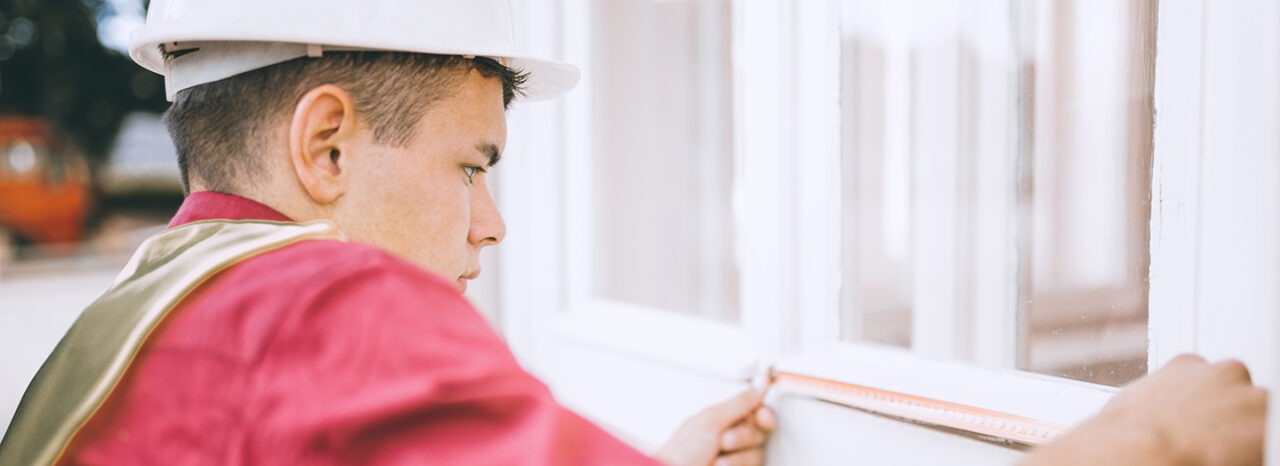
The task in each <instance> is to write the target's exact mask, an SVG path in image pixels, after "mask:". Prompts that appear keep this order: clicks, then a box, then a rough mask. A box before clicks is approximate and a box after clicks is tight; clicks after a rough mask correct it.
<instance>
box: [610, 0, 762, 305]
mask: <svg viewBox="0 0 1280 466" xmlns="http://www.w3.org/2000/svg"><path fill="white" fill-rule="evenodd" d="M592 7H593V9H594V13H593V14H594V15H595V21H593V24H594V25H595V30H594V31H593V36H594V44H595V47H594V51H593V63H594V67H593V69H592V70H591V78H592V80H593V92H594V93H595V94H594V99H593V105H594V108H593V112H594V116H595V131H596V134H595V135H594V154H593V158H592V164H593V168H592V170H593V172H594V173H593V175H594V176H593V183H594V186H593V202H594V210H593V212H592V214H593V215H592V219H593V241H594V249H593V251H592V253H593V254H594V257H593V266H594V271H595V273H594V277H593V278H594V283H593V285H592V291H593V293H594V294H595V295H596V296H599V297H602V298H606V299H612V300H619V301H625V302H628V303H633V304H638V305H643V306H648V307H654V308H659V309H663V310H670V311H675V312H681V313H685V314H692V315H699V316H705V317H712V318H721V319H733V318H736V316H737V312H738V311H737V308H738V306H737V295H738V289H737V286H738V285H737V269H736V267H735V264H734V262H733V255H732V251H733V235H732V215H731V209H730V192H731V188H732V183H733V179H732V176H731V174H732V167H733V160H732V154H733V151H732V147H731V131H732V128H733V124H732V119H731V117H732V110H731V107H730V105H731V98H730V97H731V95H732V94H731V88H730V86H729V84H730V76H731V73H730V68H729V3H728V1H727V0H699V1H679V2H655V1H651V0H611V1H608V2H594V3H592Z"/></svg>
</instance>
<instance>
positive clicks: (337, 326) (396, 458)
mask: <svg viewBox="0 0 1280 466" xmlns="http://www.w3.org/2000/svg"><path fill="white" fill-rule="evenodd" d="M205 219H262V220H281V221H286V220H288V219H287V218H286V217H284V216H283V215H281V214H280V213H278V212H276V211H274V210H272V209H270V208H268V207H266V206H263V205H261V204H258V203H256V202H253V201H250V200H248V199H244V198H240V197H236V196H231V195H226V194H217V193H196V194H192V195H191V196H190V197H188V198H187V200H186V202H185V203H183V206H182V209H181V210H180V211H179V212H178V215H177V216H176V217H175V218H174V219H173V222H172V223H171V224H170V226H176V225H181V224H184V223H188V222H193V221H197V220H205ZM62 458H63V463H64V464H85V465H124V464H130V465H133V464H154V465H227V464H244V465H285V464H322V465H330V464H332V465H337V464H376V465H391V464H460V465H486V464H536V465H572V464H607V465H628V464H645V465H650V464H654V463H655V462H654V460H652V459H650V458H648V457H646V456H644V455H642V454H641V453H639V452H637V451H636V450H634V449H632V448H630V447H628V446H627V445H625V444H623V443H622V442H620V441H618V440H616V439H614V438H613V437H611V436H609V435H608V434H606V433H605V432H603V431H602V430H600V429H599V428H598V427H596V426H594V425H592V424H591V423H589V422H587V421H585V420H583V419H582V418H581V417H579V416H577V415H575V414H574V413H572V412H570V411H568V410H566V409H565V408H563V407H561V406H560V405H559V404H557V403H556V402H555V400H554V399H553V398H552V396H551V394H550V392H549V391H548V390H547V388H546V386H545V385H543V384H542V383H541V382H539V381H538V380H537V379H535V378H534V377H532V376H531V375H529V374H528V373H526V372H525V371H523V370H522V369H521V368H520V367H519V365H517V363H516V361H515V358H514V357H513V356H512V355H511V353H510V351H509V350H508V349H507V347H506V345H505V344H504V343H503V342H502V340H501V339H500V338H499V337H498V335H497V334H495V333H494V332H493V330H492V329H491V328H490V327H489V325H488V324H487V323H486V322H485V321H484V319H483V318H482V317H481V316H480V315H479V314H478V313H477V312H476V311H475V310H474V309H473V308H472V307H471V305H470V304H469V303H468V302H467V300H466V299H465V298H463V297H462V295H460V294H459V293H458V292H457V290H456V289H455V288H454V287H453V286H452V284H450V283H449V282H448V281H447V280H444V279H441V278H438V277H435V276H433V275H431V274H429V273H427V272H425V271H423V270H422V269H420V268H418V267H416V266H414V265H411V264H409V263H407V262H404V261H402V260H399V259H397V258H395V257H392V256H391V255H389V254H387V253H385V252H382V251H381V250H378V249H376V248H373V247H370V246H363V245H359V244H353V243H340V242H332V241H305V242H301V243H298V244H295V245H291V246H287V247H284V248H282V249H279V250H275V251H271V252H267V253H264V254H261V255H259V256H256V257H253V258H250V259H248V260H245V261H243V262H241V263H239V264H237V265H235V266H233V267H231V268H229V269H227V270H226V271H224V272H222V273H220V274H219V275H217V276H215V277H214V278H213V279H211V280H210V281H209V282H207V283H205V284H203V285H202V286H201V287H200V288H199V289H197V290H196V291H195V292H194V293H193V294H191V295H190V296H188V297H187V298H186V299H184V300H183V302H182V303H181V304H179V305H178V307H177V308H176V309H175V310H174V312H172V313H171V314H170V316H169V317H168V318H167V319H166V320H165V321H164V322H163V323H162V324H161V326H160V327H159V329H158V330H157V332H156V333H155V334H154V335H152V336H151V338H150V339H149V340H148V341H147V343H146V344H145V345H144V346H143V348H142V350H141V352H140V353H139V355H138V357H137V358H136V360H135V362H134V364H133V365H132V366H131V367H130V369H129V371H128V372H127V373H126V374H125V376H124V379H123V380H122V381H121V383H120V385H119V386H118V387H117V388H116V390H115V391H114V392H112V394H111V396H110V398H109V399H108V400H107V402H106V403H105V404H104V405H103V406H102V408H101V409H100V410H99V411H98V412H97V413H96V414H95V415H94V416H93V417H92V418H91V419H90V421H89V423H88V424H87V425H86V426H85V427H84V429H82V430H81V431H80V433H79V434H78V435H77V436H76V437H75V438H74V439H73V441H72V443H71V445H70V446H69V448H68V450H67V452H66V454H64V455H63V457H62Z"/></svg>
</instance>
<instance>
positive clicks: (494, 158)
mask: <svg viewBox="0 0 1280 466" xmlns="http://www.w3.org/2000/svg"><path fill="white" fill-rule="evenodd" d="M476 150H478V151H480V152H481V153H483V154H487V155H488V156H489V166H490V167H492V166H494V165H497V164H498V161H499V160H502V151H499V150H498V145H497V144H493V143H488V142H482V143H480V144H476Z"/></svg>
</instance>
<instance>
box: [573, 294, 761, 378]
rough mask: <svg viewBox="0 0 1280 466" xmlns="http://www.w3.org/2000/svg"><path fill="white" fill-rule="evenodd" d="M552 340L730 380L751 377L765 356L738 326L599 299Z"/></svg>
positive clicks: (575, 311)
mask: <svg viewBox="0 0 1280 466" xmlns="http://www.w3.org/2000/svg"><path fill="white" fill-rule="evenodd" d="M551 336H552V337H554V338H557V339H563V340H567V341H573V342H577V343H580V344H584V345H587V346H589V347H592V348H595V349H597V350H599V351H605V352H615V353H618V354H623V355H629V356H631V357H634V358H637V359H643V360H649V361H651V362H655V363H658V364H664V365H667V366H669V367H672V368H679V369H683V370H687V371H693V372H697V373H700V374H706V375H707V376H710V377H715V378H723V379H730V380H747V379H749V378H750V377H751V376H752V375H753V374H754V373H755V371H756V362H757V361H758V360H759V359H760V356H761V355H760V354H759V351H758V349H757V348H756V346H757V345H756V344H755V342H754V341H753V339H751V338H749V337H748V335H747V332H744V331H743V330H742V328H741V327H740V326H738V325H736V324H728V323H724V322H717V321H713V320H709V319H703V318H699V317H694V316H688V315H682V314H678V313H674V312H664V311H655V310H653V309H650V308H645V307H642V306H635V305H631V304H627V303H623V302H617V301H605V300H598V299H597V300H590V301H587V302H586V303H585V304H584V305H583V307H582V308H581V309H576V310H572V311H569V313H568V314H567V315H565V316H563V317H562V318H561V319H560V322H559V324H558V325H557V326H556V328H555V333H553V334H552V335H551Z"/></svg>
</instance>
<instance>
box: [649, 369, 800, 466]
mask: <svg viewBox="0 0 1280 466" xmlns="http://www.w3.org/2000/svg"><path fill="white" fill-rule="evenodd" d="M763 401H764V390H762V389H756V388H752V389H750V390H747V391H745V392H742V393H739V394H738V395H736V396H734V397H733V398H730V399H728V400H726V401H724V402H721V403H720V404H717V405H715V406H712V407H710V408H707V409H704V410H702V412H700V413H698V414H696V415H694V416H693V417H692V418H689V420H688V421H685V423H684V424H683V425H681V426H680V429H679V430H677V431H676V433H675V435H672V436H671V440H668V441H667V444H666V445H665V446H663V447H662V450H661V451H659V452H658V454H657V455H656V456H657V458H658V459H659V460H661V461H662V462H664V463H667V464H669V465H672V466H711V465H714V466H748V465H749V466H755V465H760V464H763V463H764V443H765V441H766V440H768V439H769V433H770V432H772V431H773V427H774V425H776V424H777V421H776V418H775V417H774V415H773V411H772V410H770V409H769V408H768V407H766V406H764V404H763Z"/></svg>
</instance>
